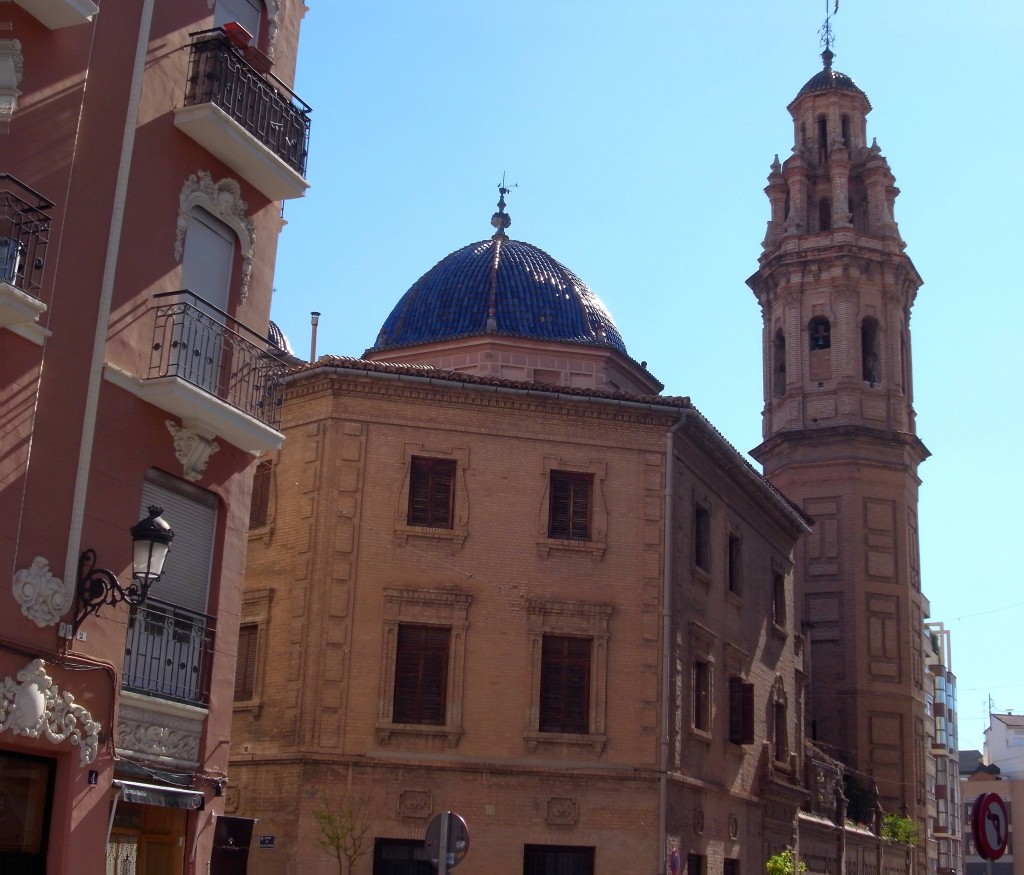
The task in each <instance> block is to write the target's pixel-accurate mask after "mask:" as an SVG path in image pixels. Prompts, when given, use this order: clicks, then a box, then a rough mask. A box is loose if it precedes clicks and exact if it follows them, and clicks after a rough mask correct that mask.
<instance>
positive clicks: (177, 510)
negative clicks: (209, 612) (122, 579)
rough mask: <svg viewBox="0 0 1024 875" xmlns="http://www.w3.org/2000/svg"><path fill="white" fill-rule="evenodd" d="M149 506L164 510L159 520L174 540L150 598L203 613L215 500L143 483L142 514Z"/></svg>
mask: <svg viewBox="0 0 1024 875" xmlns="http://www.w3.org/2000/svg"><path fill="white" fill-rule="evenodd" d="M168 479H170V478H168ZM183 485H184V484H183ZM151 504H155V505H156V506H157V507H162V508H163V509H164V513H163V518H164V519H165V520H167V523H168V525H170V527H171V529H172V530H173V531H174V541H173V542H172V543H171V549H170V552H169V553H168V554H167V562H166V563H165V565H164V574H163V577H161V578H160V580H159V581H158V582H157V583H156V584H154V585H153V588H152V590H151V591H150V596H151V597H152V598H155V599H159V600H160V601H162V602H167V603H169V604H172V605H177V606H178V607H182V608H187V609H188V610H190V611H196V612H197V613H200V614H205V613H206V600H207V595H208V593H209V589H210V573H211V570H212V568H213V543H214V538H215V534H216V529H217V499H216V497H215V496H213V495H212V494H210V493H208V492H203V490H201V489H193V490H188V494H187V495H186V494H184V491H181V492H179V491H176V490H173V489H169V488H167V487H166V486H163V485H160V484H158V483H155V482H153V481H151V480H147V481H145V482H144V483H143V484H142V514H143V515H146V514H147V513H148V512H149V511H148V510H147V508H148V507H149V505H151Z"/></svg>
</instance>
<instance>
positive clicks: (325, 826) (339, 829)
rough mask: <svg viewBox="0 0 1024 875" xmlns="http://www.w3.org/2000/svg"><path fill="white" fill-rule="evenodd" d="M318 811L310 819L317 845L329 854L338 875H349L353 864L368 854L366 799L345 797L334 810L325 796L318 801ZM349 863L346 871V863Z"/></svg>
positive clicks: (368, 806)
mask: <svg viewBox="0 0 1024 875" xmlns="http://www.w3.org/2000/svg"><path fill="white" fill-rule="evenodd" d="M320 805H321V807H320V808H319V809H317V810H315V811H314V812H313V818H314V819H315V820H316V825H317V827H319V829H320V835H319V836H317V840H316V843H317V844H318V845H319V846H320V847H321V848H323V849H324V850H325V851H330V852H331V853H332V854H333V855H334V858H335V859H336V860H337V861H338V872H339V873H341V875H344V873H345V872H346V871H348V872H351V871H352V869H353V868H354V867H355V865H356V860H358V859H359V858H360V857H362V856H363V855H364V854H365V853H366V852H367V851H368V850H369V836H370V834H371V833H370V828H371V827H372V825H373V809H372V806H371V804H370V799H369V797H367V796H357V797H349V796H344V797H342V800H341V802H340V804H339V805H337V806H334V805H333V804H332V803H331V799H330V797H329V796H328V795H327V794H326V793H324V795H323V796H322V797H320ZM346 862H347V863H348V868H347V870H346V867H345V863H346Z"/></svg>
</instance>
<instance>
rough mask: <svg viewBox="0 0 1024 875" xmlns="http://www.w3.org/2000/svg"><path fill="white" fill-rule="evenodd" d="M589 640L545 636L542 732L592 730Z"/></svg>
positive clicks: (542, 677)
mask: <svg viewBox="0 0 1024 875" xmlns="http://www.w3.org/2000/svg"><path fill="white" fill-rule="evenodd" d="M590 645H591V641H590V639H589V638H570V637H566V636H561V635H545V636H544V639H543V643H542V645H541V670H540V726H539V729H540V731H541V732H569V733H575V734H585V733H587V732H589V731H590V653H591V646H590Z"/></svg>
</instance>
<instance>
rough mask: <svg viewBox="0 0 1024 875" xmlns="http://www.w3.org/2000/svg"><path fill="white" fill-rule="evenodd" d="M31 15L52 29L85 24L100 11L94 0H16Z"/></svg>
mask: <svg viewBox="0 0 1024 875" xmlns="http://www.w3.org/2000/svg"><path fill="white" fill-rule="evenodd" d="M14 2H15V3H17V4H18V5H19V6H20V7H21V8H22V9H24V10H25V11H26V12H27V13H28V14H29V15H31V16H33V17H34V18H35V19H36V20H37V21H39V22H40V23H42V24H44V25H46V27H48V28H49V29H50V30H57V29H59V28H61V27H71V25H73V24H85V23H86V22H88V21H92V19H93V16H94V15H95V14H96V13H97V12H99V11H100V8H99V6H97V5H96V4H95V3H93V2H92V0H14Z"/></svg>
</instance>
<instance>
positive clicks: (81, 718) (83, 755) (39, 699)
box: [0, 659, 100, 766]
mask: <svg viewBox="0 0 1024 875" xmlns="http://www.w3.org/2000/svg"><path fill="white" fill-rule="evenodd" d="M4 731H9V732H12V733H14V734H15V735H27V736H28V737H29V738H45V739H46V740H47V741H49V742H52V743H53V744H62V743H63V742H65V741H69V742H70V743H71V744H73V745H76V746H78V747H79V748H80V749H81V750H80V761H81V765H83V766H87V765H89V763H91V762H92V761H93V760H95V759H96V753H97V751H98V750H99V736H100V724H99V723H97V722H96V721H95V720H93V719H92V715H91V714H90V713H89V712H88V711H86V710H85V708H83V707H82V706H81V705H76V704H75V697H74V696H72V695H71V693H67V692H61V690H60V688H59V687H58V686H57V685H56V684H55V683H54V682H53V678H51V677H50V676H49V675H48V674H47V673H46V663H45V662H44V661H43V660H41V659H33V660H32V661H31V662H30V663H29V664H28V665H26V666H25V667H24V668H23V669H22V670H21V671H19V672H18V682H17V683H16V682H15V681H13V680H12V679H11V678H10V677H6V678H4V680H3V684H0V732H4Z"/></svg>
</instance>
